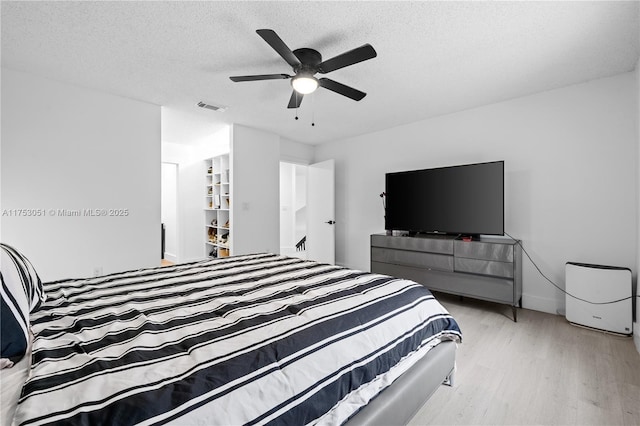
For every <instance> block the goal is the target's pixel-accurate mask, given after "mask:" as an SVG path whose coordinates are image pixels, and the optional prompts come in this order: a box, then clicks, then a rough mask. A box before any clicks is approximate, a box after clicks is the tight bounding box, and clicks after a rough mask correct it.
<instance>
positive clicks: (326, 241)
mask: <svg viewBox="0 0 640 426" xmlns="http://www.w3.org/2000/svg"><path fill="white" fill-rule="evenodd" d="M334 169H335V166H334V160H327V161H323V162H321V163H316V164H311V165H310V166H309V170H308V175H307V243H306V246H307V258H308V259H310V260H315V261H317V262H322V263H330V264H334V263H335V251H336V248H335V244H336V242H335V241H336V236H335V198H334V197H335V186H334V185H335V178H334Z"/></svg>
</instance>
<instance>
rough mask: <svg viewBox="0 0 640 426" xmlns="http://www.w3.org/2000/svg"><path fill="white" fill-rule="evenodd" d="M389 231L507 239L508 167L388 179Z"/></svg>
mask: <svg viewBox="0 0 640 426" xmlns="http://www.w3.org/2000/svg"><path fill="white" fill-rule="evenodd" d="M385 193H386V200H385V202H386V211H385V229H388V230H402V231H410V232H437V233H446V234H462V235H479V234H489V235H504V161H494V162H490V163H478V164H467V165H461V166H452V167H441V168H435V169H425V170H413V171H407V172H398V173H387V174H386V179H385Z"/></svg>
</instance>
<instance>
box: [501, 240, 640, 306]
mask: <svg viewBox="0 0 640 426" xmlns="http://www.w3.org/2000/svg"><path fill="white" fill-rule="evenodd" d="M504 234H505V235H506V236H507V237H509V238H511V239H512V240H514V241H516V243H517V244H518V245H519V246H520V247H521V248H522V251H523V252H524V254H525V255H526V256H527V257H528V258H529V261H530V262H531V264H532V265H533V266H534V267H535V268H536V270H537V271H538V273H540V275H541V276H542V277H543V278H544V279H545V280H547V281H549V283H551V285H552V286H554V287H555V288H557V289H558V290H560V291H561V292H562V293H564V294H566V295H567V296H569V297H572V298H574V299H576V300H580V301H582V302H585V303H589V304H591V305H611V304H613V303H618V302H622V301H623V300H629V299H634V298H636V297H638V298H640V295H636V296H633V295H631V296H628V297H623V298H622V299H618V300H612V301H609V302H591V301H590V300H586V299H582V298H580V297H578V296H575V295H573V294H571V293H569V292H567V291H566V290H565V289H563V288H561V287H560V286H559V285H557V284H556V283H554V282H553V281H552V280H551V279H550V278H549V277H547V276H546V275H545V274H544V273H543V272H542V270H541V269H540V268H539V267H538V265H537V264H536V262H534V261H533V259H532V258H531V256H530V255H529V253H527V250H525V248H524V246H523V245H522V241H520V240H518V239H516V238H513V237H512V236H511V235H509V234H508V233H506V232H505V233H504Z"/></svg>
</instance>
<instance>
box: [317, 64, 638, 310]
mask: <svg viewBox="0 0 640 426" xmlns="http://www.w3.org/2000/svg"><path fill="white" fill-rule="evenodd" d="M634 78H635V77H634V74H633V73H626V74H621V75H618V76H614V77H611V78H606V79H600V80H595V81H591V82H588V83H585V84H580V85H574V86H569V87H566V88H562V89H558V90H553V91H548V92H544V93H539V94H536V95H532V96H527V97H523V98H518V99H514V100H510V101H507V102H502V103H498V104H493V105H488V106H484V107H480V108H475V109H472V110H467V111H463V112H459V113H455V114H450V115H446V116H441V117H437V118H433V119H429V120H424V121H421V122H417V123H413V124H409V125H405V126H400V127H396V128H392V129H387V130H384V131H381V132H377V133H371V134H367V135H363V136H359V137H354V138H350V139H346V140H339V141H334V142H331V143H327V144H323V145H320V146H318V147H317V148H316V152H315V160H316V161H322V160H324V159H329V158H335V160H336V221H337V224H336V246H337V247H336V260H337V262H338V263H340V264H344V265H346V266H349V267H353V268H356V269H364V270H369V235H370V234H372V233H377V232H381V231H383V229H384V220H383V215H384V212H383V208H382V204H381V200H380V197H379V194H380V192H382V191H383V190H384V174H385V173H386V172H393V171H401V170H411V169H420V168H429V167H437V166H447V165H455V164H465V163H475V162H483V161H492V160H505V204H506V209H505V210H506V211H505V228H506V231H507V232H508V233H510V234H511V235H513V236H514V237H516V238H519V239H521V240H522V241H523V244H524V247H525V248H526V249H527V251H528V252H529V253H530V254H531V255H532V256H533V258H534V260H535V261H536V262H537V263H538V265H539V266H540V267H541V268H542V270H543V271H545V273H546V274H547V276H549V277H550V278H551V279H553V280H554V281H555V282H557V283H558V284H559V285H560V286H564V265H565V263H566V262H567V261H575V262H586V263H597V264H608V265H616V266H625V267H630V268H632V269H635V268H636V267H637V266H638V248H637V240H638V202H637V193H638V188H639V183H638V177H637V172H636V170H637V168H638V164H639V163H638V153H637V145H638V135H637V131H636V129H635V124H634V123H636V122H637V120H638V118H637V115H636V111H637V107H636V102H637V96H638V94H637V90H633V89H634V87H635V86H634V84H635V83H634ZM634 273H635V271H634ZM523 281H524V297H523V303H524V306H525V307H527V308H532V309H537V310H541V311H546V312H552V313H557V312H558V311H560V312H563V309H564V296H563V294H562V293H561V292H559V291H557V290H555V289H554V288H553V287H552V286H551V285H550V284H548V283H547V282H546V281H545V280H544V279H543V278H542V277H540V276H539V274H538V273H537V272H536V271H535V269H534V268H533V266H532V265H531V263H529V262H528V261H525V262H524V274H523Z"/></svg>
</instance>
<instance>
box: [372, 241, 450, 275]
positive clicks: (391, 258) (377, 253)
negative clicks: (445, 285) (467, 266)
mask: <svg viewBox="0 0 640 426" xmlns="http://www.w3.org/2000/svg"><path fill="white" fill-rule="evenodd" d="M371 261H372V262H380V263H394V264H398V265H404V266H415V267H418V268H428V269H438V270H440V271H453V256H448V255H445V254H435V253H425V252H419V251H410V250H390V249H387V248H380V247H371Z"/></svg>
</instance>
